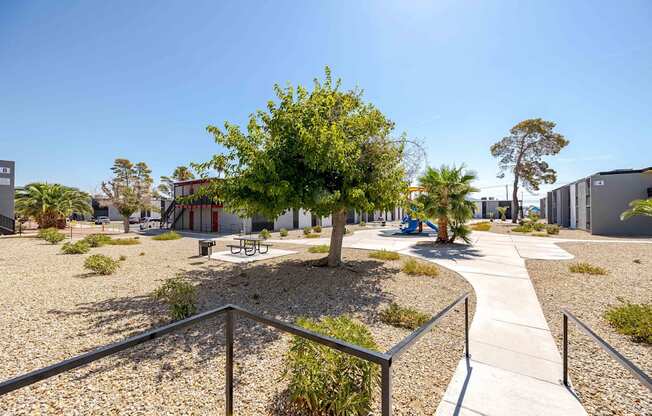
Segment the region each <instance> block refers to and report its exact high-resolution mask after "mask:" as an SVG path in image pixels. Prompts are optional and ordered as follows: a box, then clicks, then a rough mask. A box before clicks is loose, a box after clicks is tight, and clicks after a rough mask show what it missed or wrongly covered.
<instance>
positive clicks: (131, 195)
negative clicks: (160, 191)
mask: <svg viewBox="0 0 652 416" xmlns="http://www.w3.org/2000/svg"><path fill="white" fill-rule="evenodd" d="M111 171H112V172H113V178H111V179H110V180H108V181H106V182H102V192H104V194H105V195H106V197H107V198H108V199H109V200H110V201H111V203H112V204H113V206H114V207H115V209H116V210H117V211H118V212H119V213H120V215H122V221H123V225H124V232H125V233H128V232H129V217H130V216H131V215H132V214H133V213H134V212H136V211H138V210H139V209H151V208H152V195H153V191H152V184H153V180H152V171H151V170H150V169H149V168H148V167H147V164H145V162H138V163H136V164H134V163H132V162H130V161H129V160H128V159H116V160H115V162H114V163H113V167H112V168H111Z"/></svg>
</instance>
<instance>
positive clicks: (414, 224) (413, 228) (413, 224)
mask: <svg viewBox="0 0 652 416" xmlns="http://www.w3.org/2000/svg"><path fill="white" fill-rule="evenodd" d="M403 224H405V227H401V232H402V233H403V234H412V233H414V232H417V231H418V230H419V221H418V220H409V221H404V222H403V223H402V224H401V225H403Z"/></svg>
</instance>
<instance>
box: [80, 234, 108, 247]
mask: <svg viewBox="0 0 652 416" xmlns="http://www.w3.org/2000/svg"><path fill="white" fill-rule="evenodd" d="M84 241H86V243H88V245H89V246H90V247H102V246H103V245H104V244H107V243H108V242H109V241H111V237H109V236H108V235H106V234H91V235H87V236H86V237H84Z"/></svg>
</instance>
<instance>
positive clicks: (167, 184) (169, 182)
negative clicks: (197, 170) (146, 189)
mask: <svg viewBox="0 0 652 416" xmlns="http://www.w3.org/2000/svg"><path fill="white" fill-rule="evenodd" d="M191 179H195V174H194V173H192V171H191V170H190V169H189V168H188V167H187V166H177V167H176V169H174V172H172V176H161V183H160V184H159V186H158V188H157V190H158V192H160V193H161V194H162V195H163V196H164V197H166V198H172V194H173V191H174V183H175V182H180V181H188V180H191Z"/></svg>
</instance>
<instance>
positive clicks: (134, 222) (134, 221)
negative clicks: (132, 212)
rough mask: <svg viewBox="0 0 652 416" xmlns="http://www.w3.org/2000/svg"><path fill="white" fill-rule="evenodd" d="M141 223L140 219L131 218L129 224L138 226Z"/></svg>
mask: <svg viewBox="0 0 652 416" xmlns="http://www.w3.org/2000/svg"><path fill="white" fill-rule="evenodd" d="M139 222H140V218H138V217H129V224H138V223H139Z"/></svg>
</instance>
